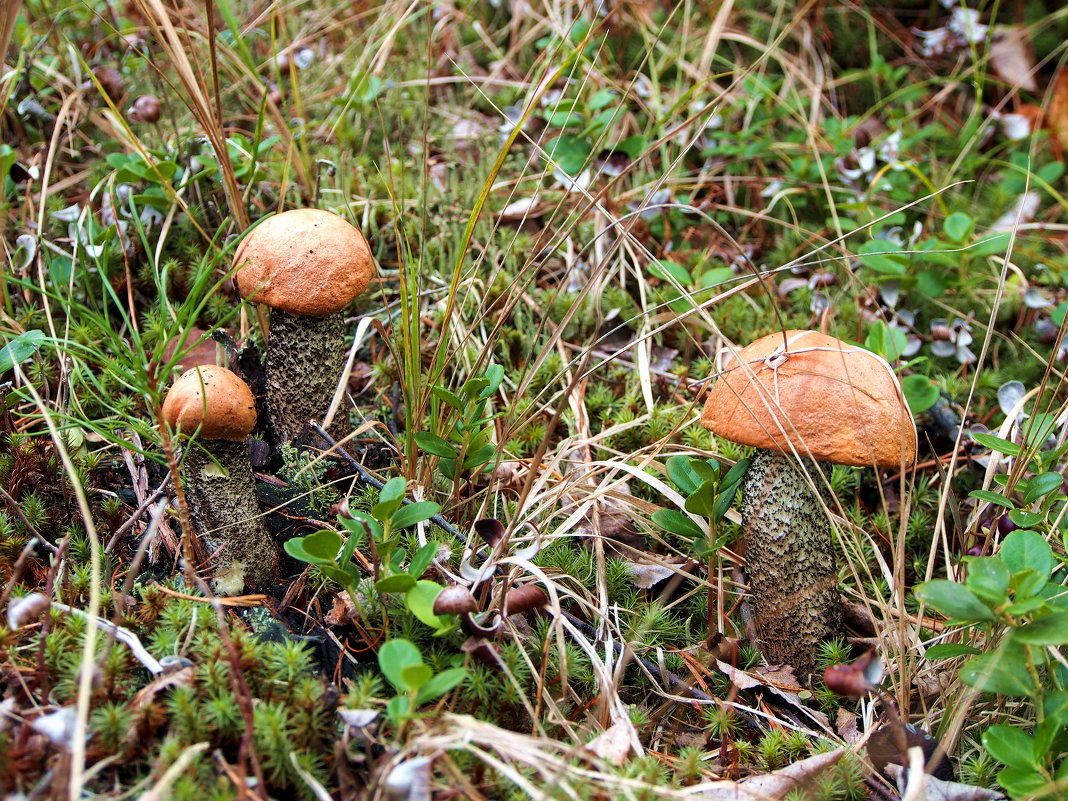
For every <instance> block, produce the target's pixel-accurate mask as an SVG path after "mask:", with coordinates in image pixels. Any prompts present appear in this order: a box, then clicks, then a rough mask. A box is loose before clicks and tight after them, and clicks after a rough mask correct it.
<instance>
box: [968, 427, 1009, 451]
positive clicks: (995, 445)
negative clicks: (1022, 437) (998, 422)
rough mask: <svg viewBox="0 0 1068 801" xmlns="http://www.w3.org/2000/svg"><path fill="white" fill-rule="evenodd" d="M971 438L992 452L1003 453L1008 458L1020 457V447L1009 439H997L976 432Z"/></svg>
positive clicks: (990, 435)
mask: <svg viewBox="0 0 1068 801" xmlns="http://www.w3.org/2000/svg"><path fill="white" fill-rule="evenodd" d="M969 436H971V438H972V439H974V440H975V441H976V442H978V443H979V444H980V445H982V446H983V447H984V448H990V450H992V451H994V452H995V453H1003V454H1005V455H1006V456H1019V455H1020V446H1019V445H1017V444H1016V443H1015V442H1009V441H1008V440H1007V439H1002V438H1001V437H995V436H994V435H993V434H983V433H981V432H976V433H974V434H970V435H969Z"/></svg>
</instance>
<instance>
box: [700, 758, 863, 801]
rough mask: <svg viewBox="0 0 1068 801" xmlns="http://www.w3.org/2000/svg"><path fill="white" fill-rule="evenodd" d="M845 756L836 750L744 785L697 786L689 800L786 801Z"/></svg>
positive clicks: (739, 783)
mask: <svg viewBox="0 0 1068 801" xmlns="http://www.w3.org/2000/svg"><path fill="white" fill-rule="evenodd" d="M844 753H845V749H844V748H836V749H835V750H833V751H827V752H826V753H823V754H816V755H815V756H810V757H808V758H807V759H802V760H801V761H799V762H794V763H793V764H792V765H787V766H786V767H785V768H783V769H781V770H776V771H774V772H772V773H766V774H764V775H761V776H753V777H752V778H749V779H744V780H742V781H740V782H709V783H707V784H695V785H694V786H693V787H689V788H687V789H686V791H685V793H686V795H687V796H688V797H691V798H699V799H703V800H704V801H769V799H783V798H786V797H787V796H788V795H789V794H790V793H792V792H795V791H797V790H801V791H803V790H804V789H805V788H806V787H809V786H811V785H812V783H813V782H815V781H816V780H817V779H818V778H819V776H820V774H821V773H823V772H824V771H825V770H827V769H828V768H830V767H832V766H833V765H834V764H835V763H836V762H838V760H840V759H841V758H842V755H843V754H844Z"/></svg>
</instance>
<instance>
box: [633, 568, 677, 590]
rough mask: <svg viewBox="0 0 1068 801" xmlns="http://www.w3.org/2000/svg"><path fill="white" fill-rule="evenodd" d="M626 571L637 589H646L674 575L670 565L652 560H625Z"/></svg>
mask: <svg viewBox="0 0 1068 801" xmlns="http://www.w3.org/2000/svg"><path fill="white" fill-rule="evenodd" d="M627 571H628V572H629V573H630V575H631V576H632V577H633V578H634V586H635V587H637V588H638V589H639V590H647V589H649V588H650V587H653V586H655V585H657V584H659V583H660V582H661V581H663V580H664V579H666V578H668V577H669V576H673V575H675V571H674V570H672V569H671V568H670V567H667V566H666V565H663V564H658V563H654V562H627Z"/></svg>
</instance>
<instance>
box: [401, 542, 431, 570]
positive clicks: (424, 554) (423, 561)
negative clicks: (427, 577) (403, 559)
mask: <svg viewBox="0 0 1068 801" xmlns="http://www.w3.org/2000/svg"><path fill="white" fill-rule="evenodd" d="M437 552H438V544H437V543H436V542H428V543H427V544H426V545H424V546H423V547H422V548H420V549H419V550H418V551H416V553H415V556H413V557H412V563H411V565H409V566H408V573H410V574H411V575H412V576H413V577H415V578H419V577H420V576H421V575H423V574H424V573H425V572H426V569H427V568H428V567H430V563H431V562H433V561H434V556H435V555H436V554H437Z"/></svg>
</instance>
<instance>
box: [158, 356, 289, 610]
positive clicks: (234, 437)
mask: <svg viewBox="0 0 1068 801" xmlns="http://www.w3.org/2000/svg"><path fill="white" fill-rule="evenodd" d="M163 419H164V420H165V421H166V423H167V425H169V426H170V427H171V428H172V429H174V430H175V431H178V432H180V433H181V434H183V435H185V436H188V437H193V436H194V435H195V438H194V439H193V440H192V441H191V442H189V443H188V444H187V445H186V448H185V451H186V452H185V457H184V459H183V460H182V483H183V486H184V488H185V497H186V501H187V502H188V504H189V517H190V519H191V520H192V522H193V527H194V528H195V529H196V532H197V536H198V537H199V538H200V543H201V545H202V546H203V549H204V550H205V551H206V552H207V553H208V554H209V557H210V562H211V565H212V567H213V570H214V576H215V577H214V580H213V582H212V586H213V588H214V589H215V591H216V592H218V593H219V594H221V595H235V594H237V593H240V592H241V591H242V589H245V588H247V589H251V590H257V589H263V588H264V587H266V586H267V585H268V584H269V583H270V581H271V579H272V578H273V576H274V572H275V567H276V566H277V563H278V551H277V549H276V548H275V546H274V543H273V542H272V541H271V537H270V535H269V534H268V533H267V528H266V527H265V525H264V522H263V516H262V514H261V512H260V508H259V503H258V502H257V501H256V487H255V482H254V480H253V476H252V465H251V463H250V462H249V457H248V447H247V445H246V440H247V438H248V435H249V434H250V433H251V432H252V430H253V429H254V428H255V427H256V403H255V400H254V399H253V397H252V392H251V391H250V390H249V388H248V386H247V385H246V384H245V382H244V381H242V380H241V379H240V378H239V377H238V376H237V375H235V374H234V373H232V372H230V371H229V370H227V369H226V368H225V367H216V366H215V365H204V366H201V367H195V368H193V369H192V370H188V371H186V372H185V373H183V374H182V375H181V376H180V377H179V378H178V380H177V381H175V382H174V384H173V386H171V389H170V391H169V392H168V393H167V398H166V399H165V400H164V402H163Z"/></svg>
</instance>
